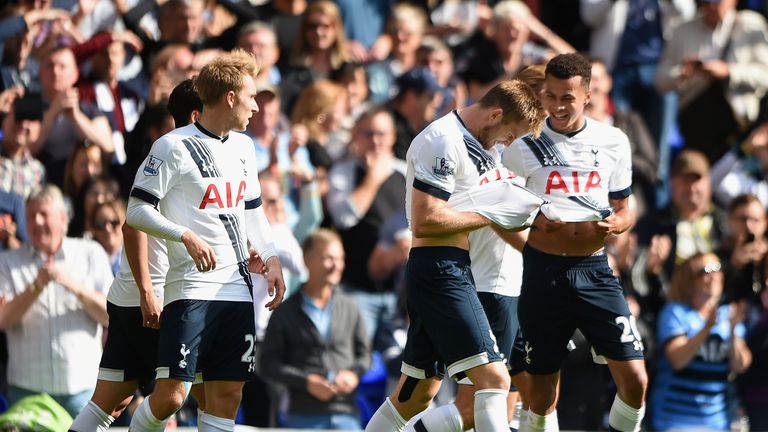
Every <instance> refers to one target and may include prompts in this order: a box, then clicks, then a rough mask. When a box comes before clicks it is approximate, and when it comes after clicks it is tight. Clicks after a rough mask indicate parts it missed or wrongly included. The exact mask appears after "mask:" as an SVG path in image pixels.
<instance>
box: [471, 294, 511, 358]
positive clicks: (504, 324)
mask: <svg viewBox="0 0 768 432" xmlns="http://www.w3.org/2000/svg"><path fill="white" fill-rule="evenodd" d="M477 298H478V300H480V303H481V304H482V305H483V310H484V311H485V315H486V317H487V318H488V324H489V325H490V326H491V332H492V334H493V337H494V340H495V341H496V347H497V349H498V351H499V353H500V354H501V357H502V359H503V361H504V363H505V364H506V365H507V367H508V368H509V366H510V364H511V361H510V360H511V358H512V354H513V346H514V344H515V339H516V337H517V334H518V329H519V327H520V325H519V322H518V320H517V303H518V298H517V297H511V296H505V295H501V294H495V293H487V292H478V293H477Z"/></svg>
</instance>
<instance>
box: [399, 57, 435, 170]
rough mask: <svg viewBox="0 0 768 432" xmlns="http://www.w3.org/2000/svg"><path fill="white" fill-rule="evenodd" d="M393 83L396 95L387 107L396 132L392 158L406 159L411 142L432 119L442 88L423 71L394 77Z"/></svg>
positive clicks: (425, 70)
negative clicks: (394, 82)
mask: <svg viewBox="0 0 768 432" xmlns="http://www.w3.org/2000/svg"><path fill="white" fill-rule="evenodd" d="M396 84H397V88H398V91H397V95H396V96H395V97H394V98H393V99H392V100H391V101H390V103H389V108H390V111H391V112H392V116H393V117H394V119H395V127H396V129H397V139H396V141H395V157H396V158H398V159H401V160H405V154H406V153H407V152H408V147H410V145H411V141H413V139H414V138H416V135H418V133H419V132H421V130H422V129H424V127H425V126H426V125H427V124H429V122H431V121H432V120H434V119H435V116H436V115H437V108H438V106H439V105H440V102H441V92H442V90H443V89H442V88H441V87H440V85H439V84H438V83H437V81H436V80H435V77H434V75H432V72H430V71H429V70H428V69H426V68H416V69H411V70H409V71H408V72H406V73H404V74H402V75H400V76H399V77H398V78H397V81H396Z"/></svg>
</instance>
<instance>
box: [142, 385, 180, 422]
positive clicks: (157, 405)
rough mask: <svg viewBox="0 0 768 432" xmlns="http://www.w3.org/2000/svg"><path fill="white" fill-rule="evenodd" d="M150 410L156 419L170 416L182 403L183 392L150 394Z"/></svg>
mask: <svg viewBox="0 0 768 432" xmlns="http://www.w3.org/2000/svg"><path fill="white" fill-rule="evenodd" d="M150 400H151V401H152V404H151V405H152V412H153V413H154V415H155V417H157V418H158V419H164V418H168V417H170V416H171V415H172V414H173V413H175V412H176V411H178V410H180V409H181V407H182V405H184V393H183V392H171V393H166V394H157V392H155V393H154V394H152V397H151V399H150Z"/></svg>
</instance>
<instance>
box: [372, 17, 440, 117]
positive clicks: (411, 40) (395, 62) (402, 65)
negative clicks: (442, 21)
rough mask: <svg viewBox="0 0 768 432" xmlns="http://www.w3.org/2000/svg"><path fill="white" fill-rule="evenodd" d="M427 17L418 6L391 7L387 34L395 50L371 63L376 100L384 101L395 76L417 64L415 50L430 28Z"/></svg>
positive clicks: (389, 93) (373, 96)
mask: <svg viewBox="0 0 768 432" xmlns="http://www.w3.org/2000/svg"><path fill="white" fill-rule="evenodd" d="M427 26H428V23H427V16H426V14H425V13H424V11H423V10H422V9H420V8H419V7H417V6H414V5H411V4H408V3H400V4H398V5H397V6H395V7H394V9H392V15H391V16H390V18H389V21H388V23H387V36H389V39H390V40H391V44H392V49H391V51H390V54H389V57H388V58H387V59H385V60H383V61H381V62H376V63H373V64H370V65H369V66H368V76H369V80H368V81H369V83H370V86H371V99H372V100H373V102H374V103H377V104H378V103H383V102H386V101H387V100H389V99H390V98H391V97H392V96H394V94H393V93H392V85H393V84H394V82H395V79H396V78H397V77H399V76H400V75H402V74H404V73H405V72H407V71H409V70H411V69H413V68H415V67H416V66H417V56H416V52H417V51H418V49H419V47H420V46H421V41H422V39H423V37H424V34H425V33H426V31H427Z"/></svg>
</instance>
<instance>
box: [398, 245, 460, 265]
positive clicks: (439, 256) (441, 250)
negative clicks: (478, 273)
mask: <svg viewBox="0 0 768 432" xmlns="http://www.w3.org/2000/svg"><path fill="white" fill-rule="evenodd" d="M410 259H428V260H452V261H460V262H466V263H467V264H468V263H469V262H470V260H469V251H468V250H465V249H462V248H458V247H454V246H418V247H413V248H411V252H410V254H409V260H410Z"/></svg>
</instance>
